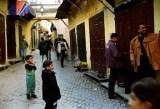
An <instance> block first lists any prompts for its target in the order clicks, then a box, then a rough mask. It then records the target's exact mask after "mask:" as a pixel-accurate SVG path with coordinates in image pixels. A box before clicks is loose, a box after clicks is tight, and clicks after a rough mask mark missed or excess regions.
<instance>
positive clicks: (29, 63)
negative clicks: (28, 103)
mask: <svg viewBox="0 0 160 109" xmlns="http://www.w3.org/2000/svg"><path fill="white" fill-rule="evenodd" d="M25 61H26V64H25V69H26V83H27V99H31V98H37V95H35V84H36V83H35V70H36V66H35V64H34V62H33V57H32V55H27V56H26V57H25Z"/></svg>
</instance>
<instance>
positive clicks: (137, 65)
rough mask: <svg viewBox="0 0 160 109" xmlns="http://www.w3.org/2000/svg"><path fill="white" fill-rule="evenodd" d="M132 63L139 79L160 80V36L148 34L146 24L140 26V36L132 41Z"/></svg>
mask: <svg viewBox="0 0 160 109" xmlns="http://www.w3.org/2000/svg"><path fill="white" fill-rule="evenodd" d="M130 61H131V64H132V66H133V68H134V72H137V74H138V76H139V79H142V78H145V77H155V76H156V78H157V79H158V78H159V79H160V72H159V71H160V35H158V34H154V33H148V32H147V28H146V25H145V24H140V25H139V26H138V34H137V36H135V37H134V38H133V39H132V40H131V43H130Z"/></svg>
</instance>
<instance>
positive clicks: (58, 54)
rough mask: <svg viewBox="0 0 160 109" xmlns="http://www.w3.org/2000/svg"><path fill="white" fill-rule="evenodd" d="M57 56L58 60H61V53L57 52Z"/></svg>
mask: <svg viewBox="0 0 160 109" xmlns="http://www.w3.org/2000/svg"><path fill="white" fill-rule="evenodd" d="M56 54H57V60H59V57H60V53H58V52H56Z"/></svg>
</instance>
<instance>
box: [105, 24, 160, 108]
mask: <svg viewBox="0 0 160 109" xmlns="http://www.w3.org/2000/svg"><path fill="white" fill-rule="evenodd" d="M118 39H119V35H118V34H117V33H112V34H111V39H110V40H109V42H108V43H107V44H106V57H107V59H106V61H107V62H106V63H107V66H108V67H109V68H110V76H109V90H108V95H109V98H110V99H113V98H115V97H116V96H115V93H114V87H115V84H116V81H117V77H118V76H119V75H122V73H121V72H122V69H123V67H125V66H124V64H123V60H122V57H123V55H124V54H123V53H122V52H121V51H120V49H119V47H118ZM129 53H130V65H131V68H132V69H133V73H134V74H131V72H126V73H130V74H128V75H130V76H131V75H135V77H136V78H135V80H134V81H133V86H132V87H131V99H130V101H129V106H130V108H131V109H160V104H159V102H160V94H159V92H160V83H159V81H160V33H159V34H154V33H148V31H147V27H146V25H145V24H140V25H139V26H138V30H137V36H135V37H134V38H133V39H132V40H131V42H130V51H129ZM131 78H133V77H131ZM137 81H138V82H137Z"/></svg>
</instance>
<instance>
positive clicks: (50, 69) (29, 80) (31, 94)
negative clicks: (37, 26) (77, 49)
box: [23, 35, 69, 109]
mask: <svg viewBox="0 0 160 109" xmlns="http://www.w3.org/2000/svg"><path fill="white" fill-rule="evenodd" d="M53 47H54V50H55V52H56V54H57V59H58V60H59V58H60V59H61V66H62V67H63V66H64V63H63V62H64V58H65V55H66V53H65V52H66V51H67V50H68V49H69V46H68V43H67V41H66V40H65V39H64V38H63V35H59V36H58V38H56V39H55V41H54V44H53V42H52V40H51V38H50V36H49V35H46V37H42V38H41V41H40V43H39V46H38V49H39V51H40V55H41V56H42V63H43V68H44V69H43V70H42V75H41V77H42V96H43V100H44V101H45V102H46V105H45V109H56V108H57V101H58V100H59V99H60V98H61V93H60V89H59V86H58V84H57V80H56V76H55V72H54V65H53V61H52V60H51V51H52V49H53ZM44 56H46V58H47V59H46V60H44ZM23 58H24V60H25V69H26V87H27V93H26V96H27V99H28V100H31V99H33V98H37V95H36V94H35V87H36V81H35V71H36V65H35V63H34V61H33V56H32V55H27V56H25V55H24V56H23Z"/></svg>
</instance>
